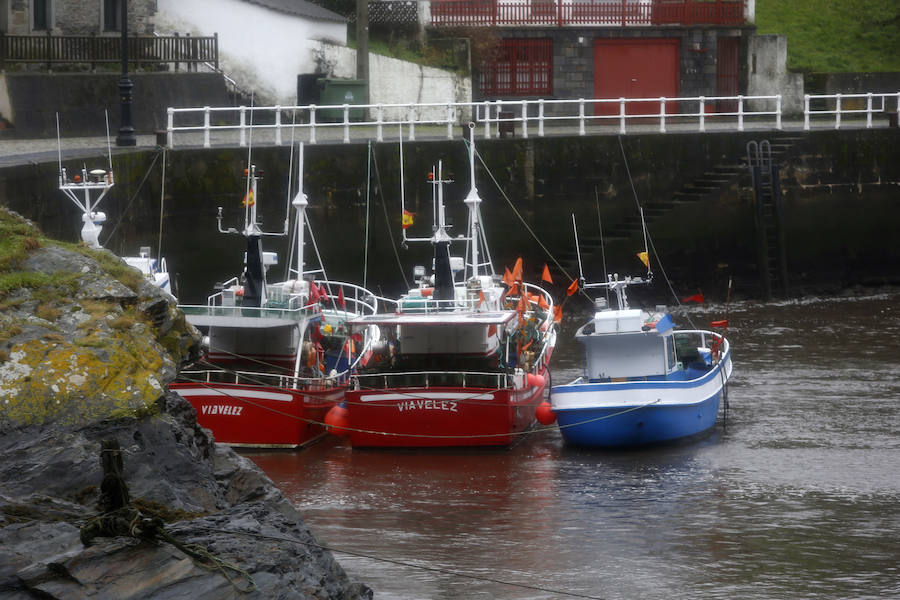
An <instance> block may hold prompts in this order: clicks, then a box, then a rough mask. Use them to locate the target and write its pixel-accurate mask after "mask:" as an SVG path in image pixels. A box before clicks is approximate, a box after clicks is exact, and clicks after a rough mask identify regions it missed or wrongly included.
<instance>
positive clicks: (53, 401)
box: [0, 209, 372, 600]
mask: <svg viewBox="0 0 900 600" xmlns="http://www.w3.org/2000/svg"><path fill="white" fill-rule="evenodd" d="M197 341H198V339H197V334H196V331H195V330H193V328H192V327H190V326H189V325H187V324H186V323H185V321H184V318H183V316H182V315H181V314H180V312H179V311H178V310H177V308H176V307H175V305H174V300H173V299H172V298H171V297H170V296H168V295H167V294H165V293H163V292H161V291H160V290H158V289H157V288H155V287H154V286H152V285H150V284H148V283H146V282H145V281H144V280H143V279H142V278H141V276H140V275H139V274H138V273H137V272H136V271H132V270H130V269H129V268H128V267H125V266H124V263H122V262H121V261H120V260H119V259H117V258H115V257H114V256H112V255H110V254H108V253H99V254H97V253H93V252H89V251H86V250H84V249H83V248H77V247H65V246H64V245H61V244H58V243H55V242H52V241H50V240H46V239H44V238H42V237H41V236H40V234H39V232H37V231H36V230H35V229H34V228H33V227H32V226H31V225H30V224H28V223H27V222H25V221H23V220H21V219H19V218H17V217H15V216H14V215H11V214H10V213H7V212H5V211H3V210H2V209H0V597H2V598H14V599H19V598H21V599H25V598H29V599H30V598H42V599H46V598H60V599H64V598H65V599H68V598H73V599H74V598H134V599H141V598H154V599H163V600H165V599H169V598H171V599H175V598H178V599H183V598H192V599H197V600H199V599H205V598H209V599H213V598H215V599H219V598H310V599H312V598H316V599H325V598H333V599H341V600H352V599H357V598H371V596H372V593H371V590H369V589H368V588H367V587H366V586H364V585H362V584H358V583H353V582H351V581H350V580H349V579H348V577H347V575H346V573H344V571H343V569H342V568H341V567H340V565H339V564H338V563H337V562H336V561H335V560H334V558H333V557H332V556H331V554H330V552H328V551H327V549H325V548H323V547H322V546H321V545H320V544H319V543H317V541H316V539H315V537H314V536H313V534H312V533H311V532H310V531H309V529H308V528H307V527H306V526H305V525H304V523H303V521H302V519H301V517H300V515H299V513H298V512H297V511H296V509H294V507H293V506H292V505H291V504H290V503H289V502H288V501H287V500H286V499H285V498H284V496H283V495H282V494H281V492H280V491H279V490H278V489H277V488H276V487H275V486H274V485H273V484H272V482H271V481H270V480H269V478H268V477H266V475H265V474H264V473H262V472H261V471H260V470H259V469H258V468H257V467H256V466H255V465H254V464H253V463H252V462H250V461H249V460H247V459H244V458H242V457H241V456H239V455H237V454H236V453H234V452H233V451H232V450H230V449H229V448H226V447H222V446H217V445H216V444H215V443H214V441H213V440H212V438H211V436H210V434H209V432H208V431H207V430H205V429H202V428H201V427H199V426H198V425H197V422H196V414H195V412H194V409H193V408H192V407H191V406H190V404H188V403H187V402H185V401H184V400H183V399H182V398H181V397H179V396H177V395H176V394H171V393H166V392H165V388H166V386H167V384H168V383H169V382H170V381H171V380H172V379H173V378H174V377H175V375H176V373H177V369H178V366H179V365H180V364H181V363H182V362H184V361H188V360H190V359H191V358H192V357H193V356H194V354H195V353H196V351H197ZM107 440H115V441H116V442H117V443H118V446H119V447H120V448H121V449H122V453H121V456H122V463H123V468H122V475H123V477H124V480H125V483H126V484H127V486H128V488H129V495H130V498H131V504H130V508H131V509H134V510H140V514H141V515H142V516H143V517H146V518H147V519H152V520H153V521H154V522H156V523H159V524H160V525H161V529H160V530H159V532H161V533H160V534H159V535H154V536H152V537H148V536H144V537H141V536H140V535H138V534H137V533H135V532H136V531H137V528H135V527H133V526H130V527H126V532H125V533H126V534H125V535H123V534H116V535H112V534H110V535H106V536H104V535H100V536H98V537H92V538H91V539H90V543H89V545H85V543H84V542H83V541H82V539H83V538H82V532H83V529H84V528H85V527H86V526H87V527H90V526H91V525H92V524H93V523H96V520H95V517H96V516H97V515H98V511H99V509H98V498H99V488H100V484H101V481H102V480H103V477H104V473H103V469H102V468H101V460H100V457H101V443H102V442H104V441H107ZM204 557H205V558H204ZM211 561H215V562H211ZM210 567H213V568H210Z"/></svg>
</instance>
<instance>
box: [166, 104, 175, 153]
mask: <svg viewBox="0 0 900 600" xmlns="http://www.w3.org/2000/svg"><path fill="white" fill-rule="evenodd" d="M174 126H175V109H174V108H172V107H171V106H170V107H169V108H167V109H166V144H167V145H168V146H169V148H174V147H175V146H174V142H175V139H174V138H175V136H174V132H173V130H174Z"/></svg>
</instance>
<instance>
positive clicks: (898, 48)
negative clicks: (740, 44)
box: [756, 0, 900, 73]
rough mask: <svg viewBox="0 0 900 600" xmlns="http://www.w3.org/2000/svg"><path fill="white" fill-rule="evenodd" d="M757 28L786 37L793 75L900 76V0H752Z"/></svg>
mask: <svg viewBox="0 0 900 600" xmlns="http://www.w3.org/2000/svg"><path fill="white" fill-rule="evenodd" d="M756 25H757V28H758V31H759V33H780V34H784V35H786V36H787V40H788V68H789V69H791V70H795V71H804V72H807V73H812V72H816V73H822V72H828V73H847V72H884V71H900V2H898V0H802V1H788V2H785V1H784V0H756Z"/></svg>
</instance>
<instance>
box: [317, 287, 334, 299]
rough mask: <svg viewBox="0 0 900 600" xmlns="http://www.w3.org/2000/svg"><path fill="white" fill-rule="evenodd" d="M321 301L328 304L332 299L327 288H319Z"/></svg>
mask: <svg viewBox="0 0 900 600" xmlns="http://www.w3.org/2000/svg"><path fill="white" fill-rule="evenodd" d="M319 300H321V301H322V302H328V301H329V300H331V298H329V297H328V292H327V291H326V290H325V286H324V285H322V286H319Z"/></svg>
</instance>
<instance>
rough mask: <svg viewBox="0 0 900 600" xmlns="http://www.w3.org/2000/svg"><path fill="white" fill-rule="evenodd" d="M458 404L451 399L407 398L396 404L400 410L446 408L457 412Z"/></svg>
mask: <svg viewBox="0 0 900 600" xmlns="http://www.w3.org/2000/svg"><path fill="white" fill-rule="evenodd" d="M457 406H458V404H457V403H456V402H455V401H453V400H407V401H406V402H400V403H399V404H397V409H398V410H399V411H400V412H403V411H407V410H446V411H449V412H454V413H458V412H459V411H458V410H457Z"/></svg>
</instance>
